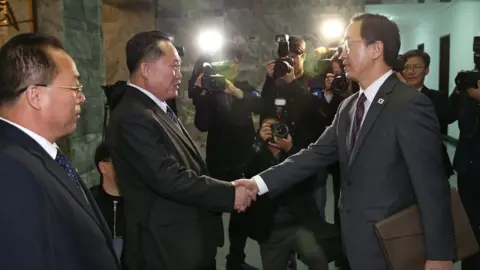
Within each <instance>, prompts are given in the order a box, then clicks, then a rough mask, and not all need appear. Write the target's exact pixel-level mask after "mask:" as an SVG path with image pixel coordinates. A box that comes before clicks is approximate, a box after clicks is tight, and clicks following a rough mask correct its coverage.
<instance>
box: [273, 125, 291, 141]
mask: <svg viewBox="0 0 480 270" xmlns="http://www.w3.org/2000/svg"><path fill="white" fill-rule="evenodd" d="M273 135H274V136H275V137H280V138H284V139H286V138H287V137H288V126H287V125H285V124H276V125H274V126H273Z"/></svg>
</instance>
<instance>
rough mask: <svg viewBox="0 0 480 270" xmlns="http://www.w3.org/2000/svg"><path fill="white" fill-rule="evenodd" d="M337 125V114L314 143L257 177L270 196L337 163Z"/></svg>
mask: <svg viewBox="0 0 480 270" xmlns="http://www.w3.org/2000/svg"><path fill="white" fill-rule="evenodd" d="M337 124H338V112H337V115H336V116H335V119H334V120H333V124H332V125H331V126H330V127H328V128H327V129H326V130H325V132H324V133H323V134H322V135H321V136H320V138H319V139H318V140H317V141H316V142H315V143H313V144H310V146H309V147H308V148H306V149H303V150H301V151H300V152H298V153H297V154H295V155H293V156H290V157H289V158H287V159H286V160H285V161H284V162H282V163H281V164H279V165H277V166H274V167H271V168H270V169H268V170H266V171H264V172H262V173H260V174H259V175H258V176H259V177H260V179H261V180H263V182H264V183H265V185H266V187H267V189H268V192H269V194H270V196H276V195H278V194H279V193H281V192H282V191H284V190H285V189H288V188H289V187H292V186H294V185H295V184H298V183H300V182H302V181H303V180H306V179H307V178H308V177H310V176H312V175H314V174H316V173H318V171H319V169H320V168H322V167H327V166H328V165H330V164H332V163H334V162H336V161H338V153H337ZM260 182H262V181H260ZM257 183H258V182H257Z"/></svg>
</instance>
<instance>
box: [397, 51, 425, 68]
mask: <svg viewBox="0 0 480 270" xmlns="http://www.w3.org/2000/svg"><path fill="white" fill-rule="evenodd" d="M411 57H421V58H422V59H423V63H424V64H425V67H427V68H428V67H430V55H428V53H426V52H424V51H422V50H410V51H408V52H406V53H405V54H404V55H403V58H404V59H405V61H408V58H411Z"/></svg>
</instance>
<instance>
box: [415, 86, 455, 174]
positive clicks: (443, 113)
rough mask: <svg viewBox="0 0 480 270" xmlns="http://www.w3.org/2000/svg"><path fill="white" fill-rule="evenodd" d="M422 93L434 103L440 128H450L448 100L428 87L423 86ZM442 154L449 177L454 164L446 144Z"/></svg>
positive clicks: (443, 146)
mask: <svg viewBox="0 0 480 270" xmlns="http://www.w3.org/2000/svg"><path fill="white" fill-rule="evenodd" d="M422 93H423V94H425V95H426V96H427V97H428V98H430V101H432V103H433V107H435V112H436V114H437V117H438V121H439V122H440V127H441V128H443V127H445V128H446V127H448V124H449V119H448V116H449V115H448V98H447V97H443V96H442V93H440V91H436V90H431V89H428V88H427V87H426V86H423V88H422ZM442 154H443V162H444V164H445V173H446V174H447V177H450V176H451V175H453V173H454V171H453V167H452V162H451V161H450V157H449V156H448V152H447V147H446V146H445V144H444V143H442Z"/></svg>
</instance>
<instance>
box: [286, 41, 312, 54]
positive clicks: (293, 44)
mask: <svg viewBox="0 0 480 270" xmlns="http://www.w3.org/2000/svg"><path fill="white" fill-rule="evenodd" d="M288 43H289V44H290V51H291V52H293V53H296V54H298V55H302V54H305V52H306V47H307V44H306V43H305V40H303V39H301V38H299V37H295V36H291V37H289V38H288Z"/></svg>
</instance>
